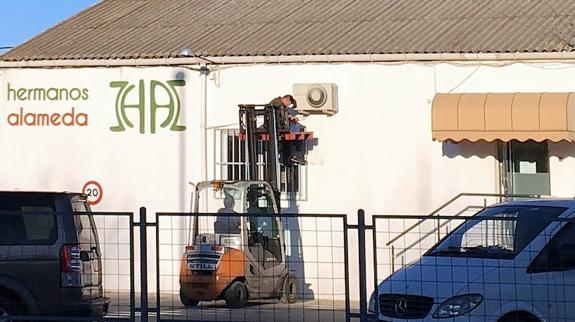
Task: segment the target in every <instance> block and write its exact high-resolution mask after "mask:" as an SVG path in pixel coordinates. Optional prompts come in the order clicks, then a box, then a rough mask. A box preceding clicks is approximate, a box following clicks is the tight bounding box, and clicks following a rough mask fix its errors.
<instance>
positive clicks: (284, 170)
mask: <svg viewBox="0 0 575 322" xmlns="http://www.w3.org/2000/svg"><path fill="white" fill-rule="evenodd" d="M214 133H215V135H216V137H215V139H214V142H215V145H216V146H215V148H216V152H217V153H216V160H215V178H218V179H221V180H246V179H247V171H248V169H247V157H246V142H245V141H242V140H240V137H239V130H237V129H220V130H216V131H215V132H214ZM260 143H261V142H260ZM265 148H266V147H265V145H264V144H261V145H259V146H258V147H257V158H258V162H257V163H258V171H259V177H260V178H264V175H265V167H264V163H265V161H266V160H265V156H266V154H265ZM218 151H219V153H218ZM279 175H280V182H281V186H280V190H281V192H282V198H283V199H288V197H289V196H290V195H292V194H295V197H296V199H297V200H305V199H306V198H307V166H302V165H295V166H294V167H293V168H290V167H285V166H283V165H281V164H280V174H279Z"/></svg>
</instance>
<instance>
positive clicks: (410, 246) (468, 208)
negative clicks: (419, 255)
mask: <svg viewBox="0 0 575 322" xmlns="http://www.w3.org/2000/svg"><path fill="white" fill-rule="evenodd" d="M483 209H485V206H477V205H470V206H467V207H465V208H463V209H461V210H460V211H459V212H457V213H456V214H455V215H452V216H450V218H449V219H448V220H449V221H451V220H454V219H459V218H454V217H459V216H461V215H462V214H464V213H466V212H468V211H469V210H483ZM441 218H443V217H437V219H435V220H441ZM462 218H466V217H462ZM447 224H449V222H448V221H446V222H444V223H441V224H439V225H438V227H437V228H434V229H433V230H432V231H430V232H428V233H427V234H425V235H423V236H422V237H420V238H419V239H418V240H416V241H414V242H413V243H411V244H410V245H408V246H405V247H404V248H403V250H402V251H400V252H399V253H398V254H397V257H399V256H401V255H403V254H405V253H407V251H408V250H410V249H411V248H412V247H413V246H415V245H417V244H419V243H420V242H421V241H423V240H424V239H426V238H427V237H429V236H431V235H433V234H435V233H436V232H437V233H438V234H439V233H440V232H441V228H443V227H445V226H447ZM437 237H438V240H437V241H439V240H440V239H441V238H440V236H439V235H438V236H437Z"/></svg>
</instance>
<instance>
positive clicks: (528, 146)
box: [499, 140, 551, 195]
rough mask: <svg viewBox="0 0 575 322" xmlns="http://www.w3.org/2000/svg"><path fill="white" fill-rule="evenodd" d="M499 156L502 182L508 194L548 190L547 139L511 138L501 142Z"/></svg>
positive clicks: (549, 192)
mask: <svg viewBox="0 0 575 322" xmlns="http://www.w3.org/2000/svg"><path fill="white" fill-rule="evenodd" d="M499 159H500V160H501V165H502V172H501V173H502V175H501V177H500V180H501V185H502V188H503V189H504V191H505V192H506V193H507V194H539V195H550V194H551V185H550V174H549V149H548V147H547V143H546V142H535V141H526V142H519V141H516V140H513V141H511V142H507V143H500V144H499Z"/></svg>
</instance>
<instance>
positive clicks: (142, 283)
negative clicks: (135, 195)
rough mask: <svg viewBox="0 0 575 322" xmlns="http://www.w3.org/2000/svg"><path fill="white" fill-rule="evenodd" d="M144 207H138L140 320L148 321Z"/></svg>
mask: <svg viewBox="0 0 575 322" xmlns="http://www.w3.org/2000/svg"><path fill="white" fill-rule="evenodd" d="M147 233H148V232H147V219H146V208H145V207H141V208H140V290H141V291H140V293H141V299H140V303H141V315H142V317H141V320H140V321H141V322H148V236H147Z"/></svg>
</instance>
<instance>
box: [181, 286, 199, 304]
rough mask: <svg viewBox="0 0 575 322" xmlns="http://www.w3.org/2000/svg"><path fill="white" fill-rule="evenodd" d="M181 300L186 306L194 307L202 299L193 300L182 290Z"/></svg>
mask: <svg viewBox="0 0 575 322" xmlns="http://www.w3.org/2000/svg"><path fill="white" fill-rule="evenodd" d="M180 302H182V304H183V305H184V306H185V307H194V306H197V305H198V304H199V303H200V301H198V300H192V299H191V298H189V297H187V296H186V295H185V294H184V293H183V292H182V291H181V290H180Z"/></svg>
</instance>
